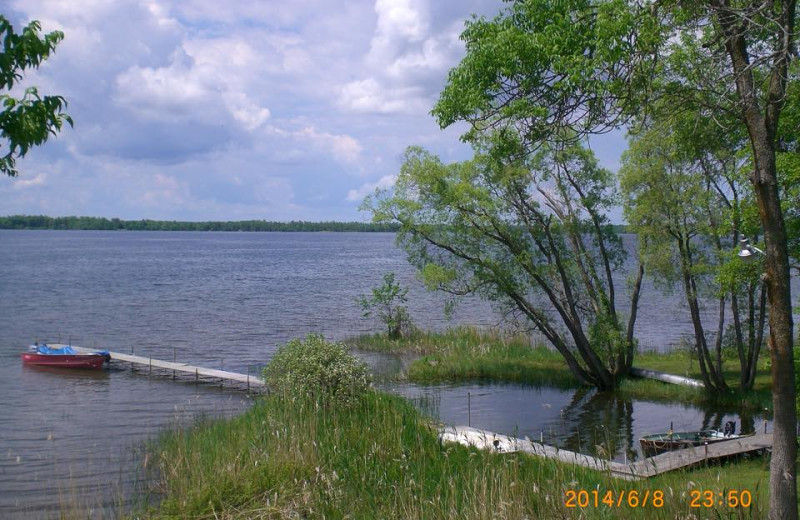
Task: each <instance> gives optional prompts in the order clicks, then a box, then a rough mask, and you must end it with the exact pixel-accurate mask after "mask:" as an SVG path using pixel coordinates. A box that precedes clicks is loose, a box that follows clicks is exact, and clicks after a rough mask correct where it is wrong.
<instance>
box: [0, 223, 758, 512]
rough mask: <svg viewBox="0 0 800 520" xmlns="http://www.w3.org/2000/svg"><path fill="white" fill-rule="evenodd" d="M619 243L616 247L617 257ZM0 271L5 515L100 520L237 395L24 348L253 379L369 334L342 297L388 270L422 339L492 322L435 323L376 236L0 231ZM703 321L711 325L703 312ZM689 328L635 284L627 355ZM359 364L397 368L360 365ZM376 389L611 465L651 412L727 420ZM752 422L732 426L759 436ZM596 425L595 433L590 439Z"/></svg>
mask: <svg viewBox="0 0 800 520" xmlns="http://www.w3.org/2000/svg"><path fill="white" fill-rule="evenodd" d="M632 241H633V237H627V242H628V244H629V247H632ZM0 265H2V266H3V268H2V273H1V274H0V392H1V394H0V395H3V397H4V404H3V407H2V410H3V421H2V422H1V423H0V440H1V441H2V446H0V447H1V448H2V450H1V451H0V511H3V517H4V518H6V517H13V518H41V517H46V516H48V515H53V516H55V515H57V511H58V510H59V509H60V508H65V507H66V508H68V507H71V506H75V507H83V508H93V509H94V510H95V511H106V514H109V511H112V512H113V511H114V510H115V508H122V509H124V508H125V507H127V506H129V505H130V500H131V497H132V496H133V495H134V492H135V491H136V490H142V489H144V488H145V486H144V483H143V482H142V479H143V478H144V477H143V475H142V472H141V471H140V470H139V469H138V468H140V466H141V453H142V450H143V443H144V442H146V441H148V440H152V439H155V438H156V437H157V435H158V433H159V432H160V431H162V430H164V429H165V428H168V427H172V426H175V425H185V424H189V423H190V422H191V421H192V420H194V419H195V418H196V417H198V416H199V415H206V416H213V417H227V416H231V415H235V414H238V413H241V411H243V410H245V409H246V408H247V407H248V406H249V404H250V402H251V397H249V396H247V395H246V393H244V392H241V391H236V390H233V389H229V388H220V387H218V386H214V385H199V386H196V385H194V384H191V383H188V382H173V381H171V380H169V379H168V378H163V377H153V378H148V377H147V376H146V375H142V374H141V373H138V374H137V373H131V372H130V371H128V370H122V369H111V370H107V371H103V372H100V373H97V374H85V373H70V372H67V373H64V372H63V371H62V372H58V373H53V372H52V371H50V372H48V371H43V370H37V369H31V368H25V367H23V366H22V363H21V361H20V359H19V353H20V352H21V351H23V350H24V349H25V348H26V346H27V345H29V344H30V343H31V342H33V341H34V340H40V341H42V340H44V341H50V342H64V343H66V342H71V343H74V344H76V345H81V346H86V347H98V348H107V349H110V350H118V351H122V352H128V351H131V350H134V351H135V353H136V354H139V355H145V356H146V355H152V357H154V358H161V359H172V357H173V355H175V356H176V357H177V359H179V360H180V361H184V362H188V363H191V364H195V365H200V366H210V367H220V366H223V367H224V368H225V369H226V370H232V371H238V372H243V373H244V372H251V373H255V371H257V370H259V369H260V367H262V366H263V365H264V364H265V363H266V362H267V361H268V360H269V359H270V357H271V355H272V353H273V352H274V351H275V349H276V347H277V346H278V345H280V344H282V343H284V342H285V341H287V340H289V339H291V338H295V337H301V336H304V335H306V334H307V333H309V332H319V333H322V334H324V335H325V336H327V337H329V338H334V339H342V338H346V337H348V336H353V335H356V334H360V333H364V332H376V331H379V330H380V329H381V325H380V323H378V322H376V321H374V320H365V319H363V318H362V317H361V310H360V308H359V306H358V305H357V304H356V303H355V299H356V298H357V297H358V296H360V295H362V294H366V293H368V292H369V290H370V289H371V288H372V287H374V286H376V285H378V284H379V283H380V282H381V278H382V275H383V274H384V273H386V272H389V271H393V272H395V273H396V274H397V279H398V280H399V281H400V282H401V283H402V284H404V285H407V286H409V287H410V291H409V303H408V306H409V310H410V313H411V316H412V318H413V319H414V321H415V323H416V324H417V325H418V326H420V327H422V328H428V329H443V328H446V327H448V326H452V325H454V324H473V325H478V326H486V327H488V326H497V325H502V323H501V318H500V316H499V315H498V314H497V313H496V312H494V311H493V309H492V307H491V306H490V305H488V304H487V303H485V302H482V301H480V300H476V299H466V300H465V301H464V302H462V303H461V304H460V305H459V306H458V307H457V309H456V312H455V313H454V316H453V317H452V319H451V320H447V319H446V318H445V316H444V312H443V304H444V298H443V296H442V295H440V294H436V293H428V292H426V291H425V290H424V288H423V287H422V286H421V284H420V283H419V282H418V281H417V280H416V278H415V274H414V271H413V269H412V268H411V267H410V266H409V265H408V264H407V263H406V260H405V255H404V253H403V252H402V251H400V250H398V249H397V248H396V247H395V245H394V235H393V234H390V233H181V232H101V231H3V230H0ZM620 276H621V278H622V275H620ZM621 292H624V291H621ZM620 298H621V299H624V295H621V296H620ZM707 311H708V312H709V313H710V314H713V312H714V309H713V305H710V306H709V308H708V309H707ZM690 334H691V327H690V323H689V319H688V313H687V312H686V311H685V309H684V305H683V302H682V295H681V294H680V293H678V294H676V295H667V296H665V295H663V294H661V293H659V292H657V291H656V290H655V289H654V288H653V287H652V286H651V285H650V284H648V285H646V287H645V289H644V291H643V294H642V305H641V309H640V312H639V319H638V321H637V337H638V338H639V341H640V345H641V346H642V347H643V348H650V349H660V350H661V349H669V348H671V347H672V346H674V345H676V344H678V343H679V342H680V341H681V339H682V338H683V337H685V336H688V335H690ZM367 357H369V356H367ZM371 362H372V363H373V364H377V365H392V364H393V363H399V361H396V360H394V359H393V358H391V357H385V358H383V359H376V358H375V356H372V359H371ZM389 370H391V368H390V369H389ZM388 388H389V389H390V390H393V391H396V392H398V393H400V394H402V395H406V396H407V397H409V398H410V399H412V400H413V401H414V402H416V403H417V404H418V405H419V406H420V407H421V408H423V409H424V410H427V411H428V412H430V413H431V414H433V415H434V416H436V417H438V418H440V419H441V420H442V421H444V422H447V423H451V424H467V422H470V423H471V424H472V426H476V427H481V428H486V429H490V430H494V431H499V432H502V433H509V434H513V433H519V434H524V435H529V436H531V437H532V438H539V437H541V438H543V439H544V440H545V442H548V439H549V441H550V442H551V443H554V444H555V443H557V444H559V445H561V446H576V447H580V448H581V449H584V448H585V447H586V446H587V445H592V444H594V445H597V444H598V442H599V441H604V440H605V441H607V444H608V445H609V446H611V447H612V451H613V452H614V453H616V456H617V457H618V458H619V457H629V456H630V457H635V456H636V455H635V450H634V448H635V439H638V436H639V435H640V434H641V433H646V432H651V431H663V430H665V429H666V427H665V420H666V419H665V418H670V419H673V420H674V421H675V428H676V429H685V428H692V429H694V428H697V427H700V426H701V423H707V424H710V425H716V424H718V423H719V421H722V420H724V419H727V418H728V417H732V418H734V419H737V420H738V419H740V418H738V417H736V416H735V415H730V414H728V413H727V412H726V411H724V410H722V411H720V410H710V411H709V410H699V409H697V408H694V407H686V406H682V405H674V406H673V405H670V406H667V405H656V404H652V403H630V402H627V403H626V402H620V401H618V400H615V399H613V398H610V397H609V396H607V395H605V394H599V393H597V392H593V391H588V392H587V391H574V390H573V391H567V392H564V391H560V390H553V389H547V388H526V387H521V386H519V385H470V384H468V385H457V386H452V385H435V386H428V387H422V386H416V385H411V384H396V383H395V384H389V385H388ZM468 396H469V397H468ZM591 416H594V419H592V417H591ZM761 420H762V419H761V417H759V416H755V417H749V418H745V423H746V424H749V425H751V427H752V425H755V427H758V426H759V424H760V421H761ZM592 421H593V422H592ZM598 423H599V424H606V425H607V426H606V427H605V429H604V430H602V429H601V431H598V430H597V426H596V425H597V424H598ZM585 424H592V425H595V426H588V427H587V426H584V427H583V428H582V426H581V425H585ZM581 429H582V431H581ZM632 450H634V451H632ZM584 451H586V450H584Z"/></svg>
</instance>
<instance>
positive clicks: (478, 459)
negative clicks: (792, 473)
mask: <svg viewBox="0 0 800 520" xmlns="http://www.w3.org/2000/svg"><path fill="white" fill-rule="evenodd" d="M436 433H437V432H436V429H435V427H433V426H432V425H431V424H430V423H429V422H428V421H427V420H426V419H424V418H423V417H422V416H421V415H420V414H419V413H418V412H417V411H416V410H415V409H414V408H413V407H412V406H411V405H410V404H409V403H407V402H406V401H405V400H403V399H401V398H398V397H394V396H389V395H386V394H383V393H379V392H373V391H370V392H368V393H367V394H366V396H365V397H364V399H363V400H361V401H360V402H359V403H358V404H357V405H356V406H353V407H331V406H327V405H325V404H322V403H318V402H314V401H313V400H311V399H307V398H285V397H279V396H272V397H268V398H265V399H263V400H262V401H261V402H259V403H257V404H256V405H255V406H254V407H253V408H252V409H251V410H249V411H248V412H246V413H245V414H244V415H242V416H240V417H238V418H235V419H232V420H227V421H214V422H205V423H201V424H198V425H197V426H195V427H193V428H191V429H189V430H187V431H174V432H170V433H167V434H165V435H163V437H162V438H161V440H160V442H159V443H158V444H157V445H156V446H154V447H153V450H154V452H153V454H152V455H151V457H152V460H154V461H155V463H156V465H157V467H158V471H159V473H160V476H161V477H160V486H159V490H160V492H162V493H163V494H164V499H163V501H162V502H161V504H160V506H159V507H158V508H157V509H153V510H150V511H148V512H145V513H144V514H145V515H146V516H149V517H152V518H201V519H202V518H208V519H211V518H221V519H238V518H333V519H336V518H353V519H360V518H364V519H373V518H419V519H451V518H464V519H483V518H486V519H488V518H500V519H502V518H509V519H518V518H623V519H625V518H647V519H658V518H664V519H666V518H669V519H672V518H678V517H680V518H691V517H692V516H690V515H691V514H694V515H697V516H695V517H698V518H705V517H714V518H716V517H717V515H716V513H715V512H713V511H711V510H707V509H699V510H698V509H691V508H690V507H689V500H690V498H691V497H690V495H689V493H690V490H691V489H707V490H712V491H714V492H715V493H716V492H721V491H724V490H728V489H735V490H743V489H747V490H748V491H750V492H751V493H752V495H753V505H752V506H751V507H750V509H749V510H747V511H746V512H744V516H745V517H747V518H762V517H765V516H766V510H767V504H768V502H767V495H766V493H767V490H768V485H767V483H768V468H767V466H766V462H765V461H764V460H761V459H757V460H750V461H744V462H737V463H734V464H731V465H728V466H724V467H719V466H716V467H710V468H703V469H699V470H695V471H682V472H676V473H671V474H665V475H663V476H660V477H657V478H654V479H651V480H647V481H639V482H627V481H622V480H617V479H613V478H611V477H609V476H608V475H605V474H603V473H599V472H595V471H592V470H589V469H584V468H579V467H577V466H572V465H564V464H561V463H557V462H555V461H552V460H547V459H541V458H536V457H530V456H527V455H522V454H495V453H489V452H483V451H479V450H476V449H474V448H465V447H462V446H458V445H441V444H440V443H439V442H438V440H437V435H436ZM568 489H576V490H581V489H584V490H587V491H592V490H600V491H601V492H603V493H605V492H606V491H611V492H612V493H613V494H614V496H618V495H619V493H621V492H623V491H625V492H626V493H627V492H628V491H630V490H637V491H639V492H640V494H641V495H643V493H644V492H646V491H649V492H650V493H651V494H652V493H653V492H654V491H656V490H660V491H662V492H663V493H664V504H663V507H660V508H654V507H652V506H649V507H647V508H642V507H638V508H630V507H620V508H618V507H616V506H615V507H608V506H605V505H602V504H601V505H600V506H599V507H589V508H585V509H583V510H581V509H571V508H566V507H565V506H564V496H565V491H566V490H568ZM719 513H720V514H721V515H722V517H724V518H727V517H728V511H727V510H726V509H724V508H722V509H719Z"/></svg>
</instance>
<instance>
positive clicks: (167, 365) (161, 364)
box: [50, 344, 266, 390]
mask: <svg viewBox="0 0 800 520" xmlns="http://www.w3.org/2000/svg"><path fill="white" fill-rule="evenodd" d="M50 346H51V347H52V348H61V347H66V346H67V345H59V344H51V345H50ZM70 346H71V347H72V348H73V349H75V351H77V352H79V353H81V354H92V353H94V352H98V349H93V348H84V347H76V346H75V345H70ZM109 355H110V356H111V359H112V361H124V362H126V363H130V364H131V365H138V366H140V367H147V368H148V369H149V370H151V371H152V369H154V368H156V369H163V370H172V371H173V373H175V372H181V373H182V374H188V375H192V376H194V377H195V380H199V378H200V377H206V378H212V379H218V380H221V381H230V382H235V383H243V384H246V385H247V388H248V390H249V389H250V388H253V387H255V388H266V383H265V382H264V380H263V379H261V378H259V377H256V376H251V375H250V374H240V373H238V372H228V371H227V370H217V369H215V368H205V367H199V366H194V365H189V364H187V363H179V362H176V361H164V360H161V359H153V358H151V357H143V356H134V355H133V354H123V353H121V352H111V351H109Z"/></svg>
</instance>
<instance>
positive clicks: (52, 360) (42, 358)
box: [22, 343, 109, 370]
mask: <svg viewBox="0 0 800 520" xmlns="http://www.w3.org/2000/svg"><path fill="white" fill-rule="evenodd" d="M108 360H109V354H108V352H107V351H97V352H91V353H81V352H78V351H76V350H75V349H73V348H72V347H71V346H69V345H67V346H63V347H60V348H51V347H49V346H48V345H47V344H46V343H41V344H39V343H34V344H33V345H31V346H30V347H28V352H23V353H22V362H23V363H24V364H26V365H31V366H40V367H62V368H88V369H95V370H97V369H100V368H103V363H105V362H106V361H108Z"/></svg>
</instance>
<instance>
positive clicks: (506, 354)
mask: <svg viewBox="0 0 800 520" xmlns="http://www.w3.org/2000/svg"><path fill="white" fill-rule="evenodd" d="M348 343H349V344H350V345H351V346H353V347H354V348H359V349H362V350H373V351H382V352H394V353H397V352H406V353H413V354H416V355H418V356H419V358H418V359H416V360H415V361H414V362H413V363H411V365H410V366H409V368H408V370H407V372H406V374H405V377H407V378H408V379H409V380H411V381H413V382H418V383H434V382H441V381H449V382H453V381H468V380H472V381H475V380H481V381H493V382H515V383H522V384H526V385H533V386H555V387H559V388H572V387H577V386H579V383H578V381H577V380H576V379H575V377H574V376H573V375H572V374H571V373H570V372H569V370H568V369H567V366H566V363H565V362H564V359H563V358H562V357H561V355H560V354H559V353H558V352H557V351H555V350H553V349H551V348H548V347H545V346H542V345H535V346H532V345H531V343H530V339H529V338H528V337H527V336H525V335H521V334H518V335H508V334H503V333H500V332H498V331H496V330H492V329H477V328H474V327H459V328H454V329H449V330H446V331H444V332H423V331H416V332H415V333H414V334H412V335H410V336H408V337H405V338H400V339H389V338H387V337H386V335H382V334H375V335H371V336H360V337H357V338H354V339H352V340H350V341H348ZM738 363H739V362H738V359H734V360H728V361H726V370H725V372H724V374H725V377H726V379H727V380H728V383H729V384H730V385H731V389H730V391H729V392H727V393H721V392H713V393H710V392H707V391H706V390H705V389H702V388H694V387H684V386H679V385H673V384H668V383H662V382H659V381H652V380H647V379H634V378H629V379H627V380H625V381H622V382H621V384H620V387H619V389H618V390H617V391H618V392H619V393H620V394H621V395H624V396H627V397H630V398H636V399H644V400H651V401H658V402H683V403H693V404H696V405H700V406H704V405H714V406H723V407H728V408H731V409H746V410H749V411H761V410H763V409H764V408H771V407H772V394H771V381H770V376H769V373H768V371H765V370H761V371H759V373H758V376H757V378H756V381H755V386H754V388H753V389H752V390H747V391H742V390H739V389H738V388H737V387H736V385H737V383H738V380H737V377H738V370H739V368H738ZM634 365H635V366H637V367H640V368H649V369H652V370H658V371H662V372H667V373H671V374H678V375H683V376H687V377H692V378H695V379H699V378H700V377H701V375H700V369H699V366H698V364H697V360H696V359H694V357H693V355H691V354H690V353H688V352H686V351H685V350H677V351H673V352H666V353H664V352H642V353H639V354H638V355H637V356H636V358H635V359H634Z"/></svg>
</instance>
